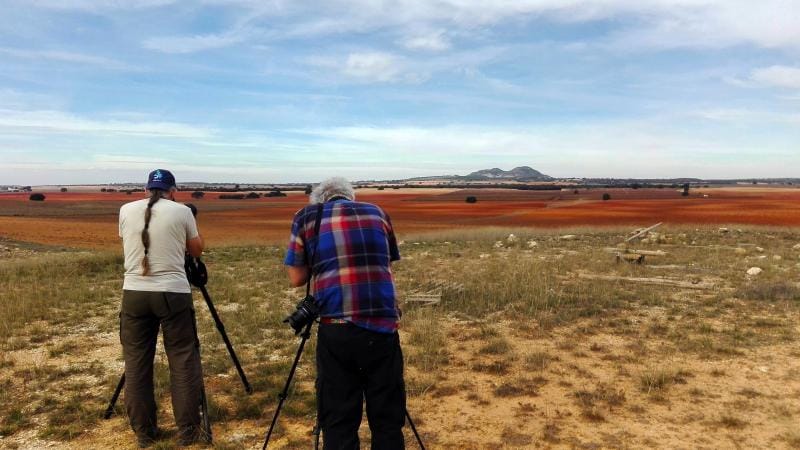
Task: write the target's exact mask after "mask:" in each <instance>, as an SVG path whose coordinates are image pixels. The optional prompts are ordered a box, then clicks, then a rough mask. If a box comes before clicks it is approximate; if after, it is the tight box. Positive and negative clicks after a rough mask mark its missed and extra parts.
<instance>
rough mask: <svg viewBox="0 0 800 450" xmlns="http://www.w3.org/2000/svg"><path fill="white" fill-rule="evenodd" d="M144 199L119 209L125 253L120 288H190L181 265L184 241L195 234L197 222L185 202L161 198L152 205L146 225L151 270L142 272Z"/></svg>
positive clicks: (168, 289) (170, 290)
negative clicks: (122, 278)
mask: <svg viewBox="0 0 800 450" xmlns="http://www.w3.org/2000/svg"><path fill="white" fill-rule="evenodd" d="M147 202H148V200H147V199H143V200H137V201H135V202H131V203H127V204H125V205H123V206H122V208H120V211H119V235H120V237H121V238H122V242H123V250H124V253H125V283H124V286H123V288H124V289H129V290H137V291H155V292H158V291H161V292H183V293H186V292H191V288H190V286H189V282H188V281H187V280H186V273H185V271H184V268H183V263H184V254H185V251H186V241H187V240H189V239H192V238H195V237H197V236H198V233H197V224H196V223H195V220H194V217H193V216H192V212H191V210H190V209H189V208H187V207H186V206H184V205H182V204H180V203H175V202H173V201H171V200H167V199H160V200H159V201H157V202H156V203H155V204H154V205H153V207H152V215H151V219H150V225H149V235H150V247H149V250H148V261H149V266H150V273H149V274H148V275H147V276H142V265H141V263H142V259H143V258H144V245H143V243H142V230H143V229H144V216H145V211H146V209H147Z"/></svg>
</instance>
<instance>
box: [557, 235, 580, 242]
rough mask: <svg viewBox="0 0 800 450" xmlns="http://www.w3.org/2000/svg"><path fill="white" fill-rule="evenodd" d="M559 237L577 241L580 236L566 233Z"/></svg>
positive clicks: (564, 239) (563, 239)
mask: <svg viewBox="0 0 800 450" xmlns="http://www.w3.org/2000/svg"><path fill="white" fill-rule="evenodd" d="M559 239H561V240H562V241H576V240H578V236H575V235H574V234H565V235H563V236H561V237H559Z"/></svg>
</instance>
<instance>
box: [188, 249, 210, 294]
mask: <svg viewBox="0 0 800 450" xmlns="http://www.w3.org/2000/svg"><path fill="white" fill-rule="evenodd" d="M183 269H184V270H186V278H187V279H188V280H189V283H191V284H192V286H196V287H198V288H201V287H204V286H205V285H206V284H207V283H208V271H207V270H206V265H205V264H203V261H201V260H200V258H195V257H193V256H192V255H190V254H188V253H187V254H186V257H185V258H184V261H183Z"/></svg>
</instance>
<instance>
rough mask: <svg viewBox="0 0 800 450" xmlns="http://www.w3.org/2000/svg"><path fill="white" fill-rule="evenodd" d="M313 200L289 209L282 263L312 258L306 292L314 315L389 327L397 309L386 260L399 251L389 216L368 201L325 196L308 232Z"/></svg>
mask: <svg viewBox="0 0 800 450" xmlns="http://www.w3.org/2000/svg"><path fill="white" fill-rule="evenodd" d="M317 206H318V205H309V206H306V207H305V208H303V209H301V210H300V211H298V212H297V214H295V216H294V221H293V222H292V236H291V238H290V240H289V248H288V251H287V253H286V259H285V260H284V264H286V265H287V266H296V267H309V266H310V265H311V263H310V261H311V258H313V267H312V270H311V273H312V274H313V276H314V280H313V283H312V292H313V295H314V298H315V299H316V300H317V304H318V305H319V308H320V317H328V318H336V319H344V320H346V321H348V322H351V323H352V324H354V325H357V326H359V327H363V328H366V329H368V330H372V331H378V332H382V333H393V332H395V331H396V330H397V322H398V320H399V314H398V309H397V303H396V300H395V289H394V280H393V279H392V272H391V269H390V267H389V265H390V263H391V262H392V261H397V260H399V259H400V252H399V251H398V249H397V241H396V239H395V236H394V231H393V230H392V223H391V221H390V220H389V216H388V215H387V214H386V213H384V212H383V210H381V209H380V208H379V207H377V206H375V205H372V204H370V203H362V202H353V201H348V200H336V201H332V202H327V203H325V204H324V209H323V212H322V221H321V223H320V229H319V236H314V221H315V219H316V216H317Z"/></svg>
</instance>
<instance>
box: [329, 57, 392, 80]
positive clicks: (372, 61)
mask: <svg viewBox="0 0 800 450" xmlns="http://www.w3.org/2000/svg"><path fill="white" fill-rule="evenodd" d="M342 72H343V73H344V74H346V75H349V76H351V77H353V78H358V79H362V80H365V81H382V82H386V81H395V80H396V79H397V78H398V77H399V74H400V66H399V64H398V62H397V58H395V57H394V56H393V55H390V54H388V53H382V52H367V53H351V54H350V55H348V56H347V60H346V61H345V64H344V67H343V68H342Z"/></svg>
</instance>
